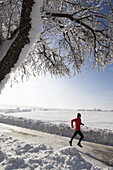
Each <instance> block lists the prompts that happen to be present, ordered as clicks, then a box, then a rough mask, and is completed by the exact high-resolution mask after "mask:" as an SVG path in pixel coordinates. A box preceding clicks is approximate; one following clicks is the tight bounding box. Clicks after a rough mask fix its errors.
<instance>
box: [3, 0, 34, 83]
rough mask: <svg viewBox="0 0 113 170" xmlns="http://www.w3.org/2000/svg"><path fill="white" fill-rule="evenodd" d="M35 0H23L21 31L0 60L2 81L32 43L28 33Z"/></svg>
mask: <svg viewBox="0 0 113 170" xmlns="http://www.w3.org/2000/svg"><path fill="white" fill-rule="evenodd" d="M33 4H34V0H23V5H22V12H21V20H20V26H19V33H18V35H17V37H16V38H15V40H14V42H13V43H12V45H11V46H10V48H9V49H8V51H7V53H6V55H5V56H4V57H3V59H2V60H1V61H0V82H1V81H2V80H3V79H4V78H5V76H6V75H7V74H8V73H10V71H11V68H13V67H14V65H15V64H16V63H17V61H18V59H19V55H20V53H21V51H22V48H24V46H25V45H26V44H28V43H30V40H29V37H28V33H29V31H30V29H31V18H30V15H31V12H32V6H33Z"/></svg>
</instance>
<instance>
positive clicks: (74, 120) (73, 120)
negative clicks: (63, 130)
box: [71, 119, 76, 128]
mask: <svg viewBox="0 0 113 170" xmlns="http://www.w3.org/2000/svg"><path fill="white" fill-rule="evenodd" d="M73 122H76V119H72V120H71V127H72V128H74V127H73Z"/></svg>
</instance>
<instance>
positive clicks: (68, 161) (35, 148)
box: [0, 135, 99, 170]
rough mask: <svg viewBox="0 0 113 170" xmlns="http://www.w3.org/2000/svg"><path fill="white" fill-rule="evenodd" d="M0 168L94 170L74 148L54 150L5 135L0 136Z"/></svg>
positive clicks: (8, 169) (10, 169)
mask: <svg viewBox="0 0 113 170" xmlns="http://www.w3.org/2000/svg"><path fill="white" fill-rule="evenodd" d="M0 146H1V147H0V169H1V170H3V169H5V170H13V169H15V170H17V169H19V170H23V169H24V170H34V169H36V170H47V169H53V170H59V169H60V170H64V169H66V170H79V169H81V170H83V169H86V170H88V169H89V170H91V169H92V170H94V169H97V170H98V169H99V168H97V167H94V166H93V165H92V164H91V163H89V162H87V161H85V160H84V159H83V158H82V157H81V155H80V154H79V152H78V150H77V149H76V148H71V147H65V148H62V149H59V150H57V151H54V150H53V148H52V147H47V146H46V145H44V144H39V145H37V144H32V143H31V144H28V143H25V142H23V141H20V140H15V139H13V138H12V137H8V136H6V135H1V136H0Z"/></svg>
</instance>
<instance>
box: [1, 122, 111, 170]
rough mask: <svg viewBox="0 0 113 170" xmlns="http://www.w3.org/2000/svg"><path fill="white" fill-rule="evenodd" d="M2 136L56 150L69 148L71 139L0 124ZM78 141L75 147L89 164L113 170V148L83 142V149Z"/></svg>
mask: <svg viewBox="0 0 113 170" xmlns="http://www.w3.org/2000/svg"><path fill="white" fill-rule="evenodd" d="M0 134H5V135H7V136H9V137H12V138H14V139H18V140H22V141H24V142H27V143H35V144H40V143H44V144H45V145H46V146H48V147H52V148H53V149H54V150H58V149H61V148H65V147H67V146H69V140H70V139H69V138H67V137H62V136H58V135H54V134H49V133H44V132H40V131H36V130H30V129H25V128H21V127H17V126H12V125H6V124H2V123H0ZM77 142H78V141H77V140H76V139H74V140H73V146H72V147H76V148H77V149H78V150H79V153H80V154H81V156H82V157H83V158H84V159H85V160H86V161H88V162H90V163H92V164H93V165H97V166H99V167H101V168H102V169H103V168H106V167H108V166H109V167H111V168H110V169H112V170H113V147H112V146H106V145H100V144H96V143H91V142H85V141H83V142H82V145H83V148H79V147H78V146H77ZM70 147H71V146H70Z"/></svg>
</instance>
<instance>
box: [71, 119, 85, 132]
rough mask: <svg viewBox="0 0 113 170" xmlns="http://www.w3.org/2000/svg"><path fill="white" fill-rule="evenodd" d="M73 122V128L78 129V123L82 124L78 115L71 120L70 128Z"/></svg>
mask: <svg viewBox="0 0 113 170" xmlns="http://www.w3.org/2000/svg"><path fill="white" fill-rule="evenodd" d="M73 122H75V124H76V126H75V130H80V125H84V124H83V123H81V119H80V117H78V118H76V119H72V120H71V127H72V128H73Z"/></svg>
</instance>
